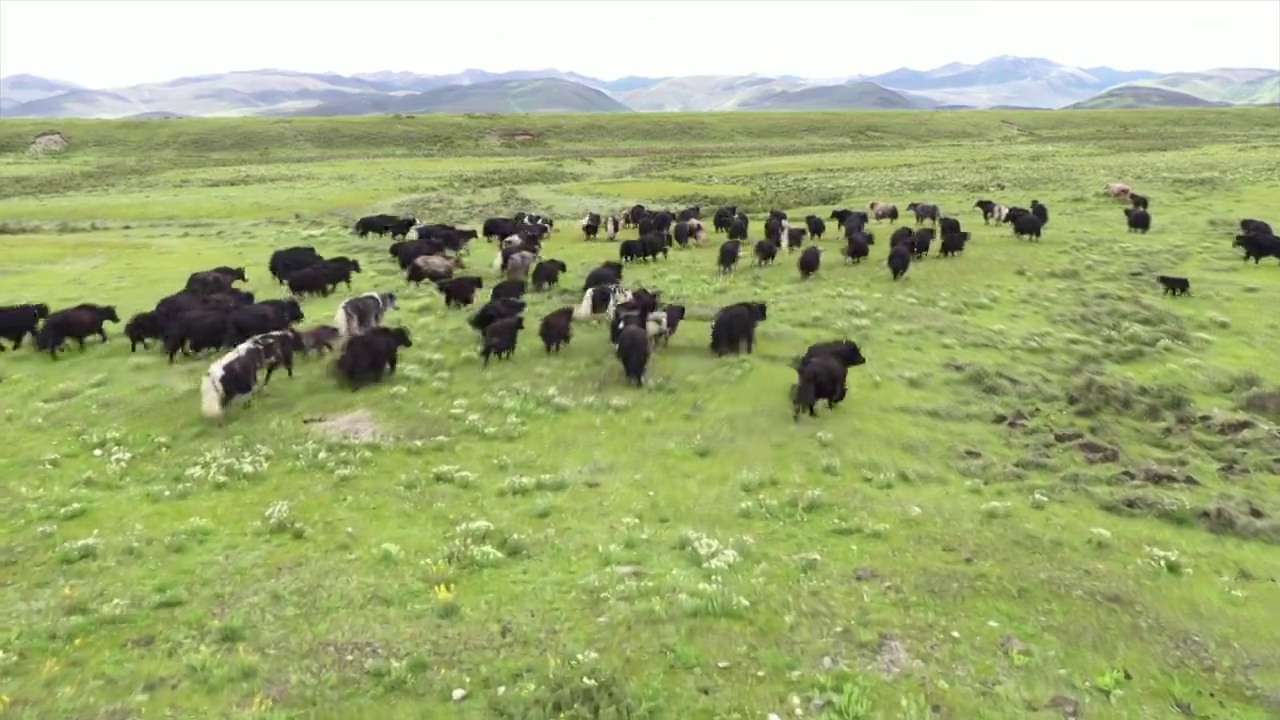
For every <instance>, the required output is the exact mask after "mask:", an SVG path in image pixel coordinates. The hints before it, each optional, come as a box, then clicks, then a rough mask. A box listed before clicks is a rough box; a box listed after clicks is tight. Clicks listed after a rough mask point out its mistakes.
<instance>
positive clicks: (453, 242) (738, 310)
mask: <svg viewBox="0 0 1280 720" xmlns="http://www.w3.org/2000/svg"><path fill="white" fill-rule="evenodd" d="M1106 191H1107V193H1108V194H1109V195H1111V196H1112V197H1115V198H1117V199H1119V200H1122V201H1125V202H1126V204H1127V207H1125V208H1124V216H1125V220H1126V224H1127V226H1128V228H1129V231H1130V232H1138V233H1146V232H1148V231H1149V230H1150V229H1151V213H1150V202H1149V200H1148V199H1147V198H1146V197H1144V196H1142V195H1139V194H1137V193H1135V192H1133V190H1132V189H1131V188H1130V187H1129V186H1127V185H1122V184H1118V183H1111V184H1108V185H1107V186H1106ZM973 207H974V208H976V209H977V210H979V211H980V212H981V215H982V219H983V222H984V223H985V224H991V223H997V224H1007V225H1009V226H1010V227H1011V229H1012V231H1013V234H1014V236H1015V237H1018V238H1026V239H1029V240H1039V239H1040V238H1041V235H1042V233H1043V230H1044V228H1045V227H1046V226H1047V225H1048V223H1049V208H1048V207H1047V206H1045V205H1044V204H1043V203H1040V202H1039V201H1036V200H1032V201H1031V203H1030V204H1029V206H1028V207H1026V208H1022V207H1006V206H1004V205H1002V204H1000V203H998V202H995V201H992V200H979V201H977V202H976V203H974V206H973ZM906 213H908V214H909V215H908V217H910V218H912V219H914V221H915V222H914V225H915V227H905V226H897V227H894V229H893V231H892V233H891V234H890V236H889V239H888V245H889V252H888V254H887V258H886V265H887V267H888V269H889V271H890V274H891V275H892V278H893V280H894V281H897V280H899V279H901V278H903V277H904V276H905V275H906V273H907V271H908V269H909V268H910V266H911V264H912V262H913V261H918V260H920V259H921V258H924V257H927V256H928V255H929V253H930V251H931V249H932V247H933V244H934V242H935V241H936V242H937V243H938V255H939V256H941V257H944V258H950V257H954V256H956V255H959V254H961V253H963V252H964V249H965V247H966V245H967V244H968V242H969V233H967V232H964V231H963V230H962V229H961V226H960V222H959V220H957V219H956V218H954V217H948V216H946V215H944V214H943V213H942V212H941V210H940V209H939V207H938V206H937V205H936V204H933V203H926V202H913V203H911V204H909V205H907V206H906ZM701 217H702V210H701V208H700V207H696V206H695V207H689V208H685V209H683V210H679V211H677V212H671V211H668V210H651V209H648V208H645V207H644V206H643V205H635V206H633V207H631V208H628V209H625V210H622V211H620V212H618V213H615V214H611V215H607V216H601V215H600V214H598V213H595V212H590V213H587V214H586V216H585V217H583V218H582V220H581V223H580V225H581V230H582V233H583V238H584V240H587V241H593V240H597V239H599V236H600V233H601V231H603V232H604V235H605V238H606V239H607V240H609V241H618V234H619V231H620V230H621V229H623V228H635V229H636V230H637V233H638V237H637V238H636V239H631V240H621V241H618V242H617V246H618V260H617V261H606V262H603V263H601V264H600V265H599V266H598V267H595V268H593V269H591V270H590V271H589V272H587V273H586V275H585V280H584V282H583V284H582V292H583V296H582V300H581V302H579V303H577V304H575V305H569V306H565V307H561V308H558V309H556V310H553V311H552V312H550V313H548V314H547V315H546V316H544V317H543V318H541V319H540V320H539V321H538V322H537V330H538V337H539V339H540V340H541V341H542V344H543V346H544V348H545V350H546V353H547V354H553V353H559V352H560V351H561V350H562V349H563V348H564V347H566V346H567V345H568V344H569V343H570V340H571V339H572V337H573V328H574V326H575V324H580V323H583V322H590V321H594V320H597V319H603V320H604V321H606V323H607V325H608V334H609V339H610V343H611V345H612V346H613V348H614V354H615V356H616V357H617V359H618V362H619V363H620V364H621V366H622V371H623V375H624V377H625V378H626V380H627V381H628V382H630V383H633V384H634V385H636V386H642V385H643V384H644V377H645V374H646V370H647V367H648V364H649V361H650V358H651V355H652V353H654V352H656V351H657V350H658V348H659V347H665V346H666V345H667V344H668V343H669V341H670V339H671V338H672V337H673V336H674V335H675V333H676V330H677V329H678V328H679V326H680V323H681V321H682V320H683V319H684V318H685V312H686V310H685V307H684V306H683V305H680V304H675V303H666V302H663V301H662V300H661V299H660V296H661V293H660V292H657V291H653V290H650V289H647V288H643V287H637V288H633V289H628V288H627V287H626V286H624V285H623V282H622V279H623V273H624V269H625V267H626V266H627V265H628V264H630V263H634V262H638V261H657V260H659V259H661V258H665V257H667V256H668V254H669V253H670V252H671V250H672V249H673V248H680V249H687V248H690V247H700V246H702V245H703V244H704V243H705V242H706V241H707V238H708V232H707V229H706V227H705V226H704V224H703V221H702V219H701ZM899 218H900V213H899V210H898V207H897V206H896V205H893V204H890V203H884V202H878V201H876V202H871V203H868V205H867V208H866V210H850V209H847V208H843V209H838V210H834V211H832V213H831V215H830V217H829V218H827V220H833V221H835V224H836V229H837V232H838V233H839V235H840V237H841V238H842V240H843V247H842V250H841V254H842V255H843V257H844V262H845V263H852V264H859V263H861V262H862V261H863V260H864V259H866V258H867V257H868V256H869V255H870V247H871V246H872V245H874V244H875V234H874V233H873V232H871V231H870V229H869V228H870V227H872V226H873V223H874V224H876V225H878V224H880V223H882V222H885V221H887V222H888V223H889V224H890V226H894V225H896V223H897V221H898V220H899ZM926 223H928V225H929V226H928V227H924V226H925V224H926ZM750 224H751V220H750V218H749V217H748V216H747V214H746V213H745V212H743V211H741V210H740V209H739V208H738V207H734V206H728V207H722V208H720V209H718V210H716V211H715V213H714V215H713V217H712V221H711V231H712V232H713V233H717V234H723V235H725V236H726V238H727V239H726V240H724V241H723V242H722V243H721V244H720V246H719V251H718V253H717V256H716V258H717V260H716V264H717V268H718V271H719V272H720V273H731V272H734V270H735V269H736V267H737V264H738V262H739V258H740V257H741V256H742V254H743V250H744V244H746V243H748V239H747V238H748V231H749V228H750ZM763 224H764V231H763V236H764V239H762V240H759V241H757V242H755V243H753V244H751V245H749V246H748V247H749V249H750V252H751V253H752V254H753V256H754V258H755V265H757V266H767V265H772V264H774V263H775V262H776V260H777V258H778V256H779V254H790V253H791V252H793V251H798V252H797V259H796V266H797V268H798V270H799V272H800V276H801V278H802V279H808V278H810V277H812V276H814V275H815V274H816V273H817V272H818V271H819V269H820V267H821V263H822V253H823V250H822V248H821V247H820V246H818V245H813V244H810V245H807V246H806V245H805V240H806V239H807V238H811V239H813V240H822V239H823V237H824V236H825V235H826V234H827V232H828V228H827V223H826V220H824V219H823V218H820V217H818V216H815V215H809V216H807V217H805V218H804V221H803V226H800V227H792V226H791V224H790V221H789V218H788V215H787V213H786V212H783V211H779V210H770V211H769V212H768V214H767V217H766V218H765V220H764V223H763ZM554 228H555V225H554V221H553V220H552V219H551V218H549V217H545V216H541V215H536V214H530V213H523V212H521V213H515V214H514V215H513V216H512V217H509V218H490V219H488V220H486V221H485V222H484V224H483V226H482V228H481V230H480V231H479V232H477V231H476V230H468V229H462V228H457V227H454V226H452V225H443V224H424V223H419V222H418V220H417V218H414V217H401V216H397V215H374V216H369V217H364V218H361V219H360V220H359V221H358V222H356V224H355V227H354V228H353V229H352V233H353V234H355V235H358V236H360V237H361V238H364V237H368V236H369V235H371V234H372V235H377V236H380V237H385V236H387V235H390V236H391V240H392V244H391V245H390V247H389V248H388V254H389V255H390V256H391V257H392V258H393V259H394V260H395V262H396V263H397V264H398V266H399V268H400V270H401V271H402V272H403V273H404V278H405V280H406V282H408V283H410V284H416V285H420V284H421V283H423V282H430V283H431V284H432V286H433V287H434V288H435V289H436V291H437V292H439V294H440V295H441V296H442V298H443V300H444V304H445V307H446V308H448V309H463V308H470V307H472V306H473V305H476V304H477V298H476V295H477V293H478V292H479V291H480V290H482V289H484V287H485V280H484V279H483V278H482V277H480V276H479V275H475V274H462V273H463V271H465V269H466V264H465V263H464V257H467V256H469V254H470V248H469V243H470V241H472V240H474V239H477V238H479V237H484V238H485V239H486V240H488V241H493V242H496V243H497V245H498V251H497V253H496V255H495V257H494V259H493V262H492V267H491V270H492V273H493V275H494V276H495V277H496V278H497V280H496V281H493V280H491V282H493V285H492V287H491V288H490V289H489V298H488V300H487V301H485V302H483V303H481V304H480V307H479V308H478V310H476V311H475V312H474V313H472V314H471V315H470V317H469V318H468V324H469V325H470V326H471V327H472V328H473V329H474V330H475V331H476V332H477V333H478V335H479V345H478V348H479V356H480V357H481V359H482V362H483V364H484V365H488V363H489V361H490V359H491V358H495V357H496V358H498V359H499V360H505V359H510V358H511V357H512V355H513V354H514V353H515V351H516V346H517V343H518V339H519V336H520V334H521V332H523V331H524V330H525V329H526V322H525V317H524V310H525V308H526V303H525V301H524V296H525V293H526V292H527V291H528V290H530V289H532V290H533V291H535V292H536V291H543V290H546V289H549V288H552V287H555V286H558V285H559V284H560V280H561V277H562V276H563V275H565V274H566V273H568V271H569V268H568V266H567V265H566V264H565V263H564V262H562V261H560V260H557V259H554V258H550V257H545V256H544V254H543V245H544V243H545V242H546V241H547V240H548V239H550V237H551V235H552V233H553V232H554ZM1240 230H1241V234H1240V235H1237V236H1236V238H1235V241H1234V243H1233V247H1238V248H1242V249H1243V250H1244V253H1245V255H1244V258H1245V260H1246V261H1248V260H1249V259H1253V261H1254V262H1255V264H1256V263H1258V262H1260V261H1261V260H1262V259H1263V258H1265V257H1276V258H1280V239H1277V238H1276V236H1275V235H1274V233H1273V232H1272V230H1271V227H1270V225H1268V224H1267V223H1265V222H1263V221H1260V220H1253V219H1245V220H1241V221H1240ZM410 235H412V236H413V237H412V239H411V238H410ZM267 269H268V271H269V272H270V274H271V276H272V278H273V279H275V280H276V282H277V283H278V284H280V285H283V286H285V287H287V288H288V291H289V297H286V298H284V299H278V300H258V299H256V298H255V297H254V295H253V293H250V292H246V291H243V290H240V289H238V288H236V287H235V286H234V284H235V283H237V282H245V281H247V275H246V271H245V268H243V267H226V266H224V267H217V268H213V269H211V270H204V271H200V272H196V273H193V274H191V276H190V277H188V278H187V282H186V285H185V286H184V287H183V289H182V290H180V291H178V292H176V293H174V294H171V295H168V296H165V297H163V298H161V299H160V300H159V301H158V302H157V303H156V305H155V307H154V308H153V309H151V310H146V311H143V312H139V313H137V314H135V315H133V316H132V317H130V319H129V320H128V322H127V323H126V324H125V327H124V334H125V336H126V337H127V338H128V340H129V343H130V350H131V351H132V352H136V351H137V349H138V346H139V345H141V346H142V347H143V348H144V349H149V348H150V345H149V341H152V340H154V341H158V342H159V344H160V347H161V348H162V349H163V352H164V353H165V354H166V355H167V356H168V360H169V362H171V363H172V362H174V361H175V359H176V357H177V356H178V355H179V354H182V355H183V356H191V355H194V354H197V353H201V352H204V351H216V352H219V353H222V354H221V355H220V357H218V359H217V360H216V361H215V362H214V363H213V364H212V365H211V366H210V367H209V369H208V372H207V373H205V375H204V377H203V378H202V380H201V383H200V402H201V411H202V413H203V414H204V415H205V416H207V417H209V418H221V417H222V416H223V413H224V410H225V408H226V406H227V404H228V403H229V402H230V401H231V400H232V399H233V398H235V397H237V396H251V395H252V394H253V393H254V391H255V390H256V389H259V388H260V387H265V386H266V385H267V383H268V382H270V379H271V377H272V374H273V373H274V372H275V371H276V370H277V369H279V368H284V370H285V372H286V373H287V374H288V375H289V376H292V375H293V360H294V357H295V354H297V353H314V354H318V353H323V352H331V353H333V354H334V355H336V356H337V357H336V360H335V361H334V363H333V368H334V372H335V374H336V376H337V377H338V378H339V380H340V381H341V382H342V383H344V384H345V385H347V386H349V387H351V388H352V389H355V388H358V387H360V386H362V385H364V384H365V383H369V382H378V381H379V380H381V379H383V378H384V377H385V376H387V375H390V374H393V373H394V372H395V370H396V364H397V359H398V357H397V356H398V353H399V350H400V349H401V348H409V347H412V344H413V343H412V340H411V338H410V335H409V332H408V330H406V329H405V328H403V327H386V326H384V325H383V321H384V319H385V317H386V315H387V313H388V312H390V311H394V310H396V309H397V296H396V294H395V293H393V292H369V293H364V294H360V295H355V296H352V297H349V298H347V299H346V300H344V301H343V302H342V303H341V304H340V305H339V307H338V311H337V313H336V314H335V316H334V318H333V321H332V324H322V325H316V326H313V327H310V328H308V329H299V327H298V325H299V323H300V322H301V321H302V320H303V319H304V313H303V310H302V306H301V304H300V303H301V301H303V300H304V299H305V298H307V297H308V296H321V297H327V296H329V295H330V294H332V293H333V292H335V291H336V290H337V289H338V288H339V286H345V287H346V288H347V289H348V290H350V288H351V280H352V276H353V275H354V274H357V273H360V272H362V268H361V265H360V262H359V261H357V260H355V259H353V258H348V257H330V258H326V257H323V256H321V255H320V254H319V253H317V252H316V250H315V248H313V247H289V248H283V249H280V250H277V251H275V252H274V253H272V255H271V257H270V260H269V262H268V265H267ZM1157 281H1158V282H1159V284H1160V285H1161V286H1163V288H1164V293H1165V294H1170V293H1172V294H1173V295H1174V296H1179V295H1184V294H1188V293H1189V292H1190V281H1189V280H1188V279H1187V278H1184V277H1173V276H1166V275H1161V276H1158V277H1157ZM767 317H768V307H767V303H765V302H760V301H751V302H739V303H734V304H731V305H727V306H725V307H722V308H720V310H718V311H717V312H716V313H715V314H714V316H713V317H712V320H711V328H710V330H711V332H710V335H711V337H710V350H711V351H712V352H713V353H714V354H715V355H717V356H722V355H726V354H732V353H740V352H742V351H743V350H745V351H746V352H747V353H750V352H752V348H753V345H754V342H755V333H756V327H757V326H758V325H759V323H761V322H764V321H765V320H766V319H767ZM120 321H121V320H120V316H119V315H118V314H117V311H116V308H115V307H113V306H110V305H97V304H92V303H82V304H80V305H76V306H74V307H70V308H66V309H62V310H58V311H56V312H50V310H49V307H48V305H46V304H43V303H29V304H22V305H13V306H4V307H0V339H3V340H7V341H9V342H10V343H12V345H13V347H12V349H14V350H17V349H19V348H21V346H22V342H23V340H24V339H25V338H26V337H27V336H28V335H30V336H31V337H32V338H33V340H34V345H35V348H36V350H37V351H40V352H47V353H49V356H50V357H51V358H53V359H54V360H56V359H57V357H58V353H59V351H60V350H63V349H65V348H64V344H65V343H66V342H67V341H68V340H75V341H76V342H77V343H78V345H79V348H80V350H82V351H83V350H84V349H85V340H86V338H89V337H91V336H95V335H96V336H98V337H99V338H101V339H102V341H103V342H105V341H106V340H107V333H106V330H105V325H106V323H119V322H120ZM4 350H6V348H5V347H4V345H3V344H0V351H4ZM865 362H866V359H865V358H864V357H863V355H862V352H861V350H860V349H859V347H858V345H857V343H855V342H854V341H853V340H850V339H847V338H845V339H840V340H833V341H828V342H822V343H817V344H814V345H812V346H810V347H809V348H808V349H807V350H806V351H805V353H804V354H803V355H801V356H800V357H797V358H796V359H795V360H794V361H793V362H792V363H791V366H792V367H793V369H794V370H795V371H796V375H797V379H796V383H795V384H794V385H792V386H791V405H792V416H793V418H794V419H796V420H798V419H799V416H800V415H801V413H802V412H807V413H808V414H809V415H811V416H816V412H815V406H816V405H817V404H818V403H819V402H821V401H825V402H826V405H827V407H828V408H829V409H834V408H835V407H836V406H837V405H838V404H839V403H840V402H841V401H843V400H844V399H845V397H846V395H847V393H848V387H847V374H848V370H849V368H852V367H857V366H859V365H862V364H864V363H865ZM264 369H265V370H266V373H265V377H264V378H263V380H262V383H261V386H259V384H258V375H259V373H260V372H261V371H262V370H264ZM246 402H247V401H246Z"/></svg>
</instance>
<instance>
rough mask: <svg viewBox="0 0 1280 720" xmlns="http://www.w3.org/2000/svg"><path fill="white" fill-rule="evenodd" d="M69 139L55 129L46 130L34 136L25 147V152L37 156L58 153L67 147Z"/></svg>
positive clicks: (69, 142)
mask: <svg viewBox="0 0 1280 720" xmlns="http://www.w3.org/2000/svg"><path fill="white" fill-rule="evenodd" d="M70 144H71V141H70V140H68V139H67V137H66V136H65V135H63V134H62V133H60V132H58V131H57V130H46V131H44V132H42V133H40V134H39V135H37V136H35V138H34V139H32V141H31V145H30V146H28V147H27V154H28V155H31V156H33V157H39V156H41V155H46V154H48V153H60V152H62V151H63V150H66V149H67V146H68V145H70Z"/></svg>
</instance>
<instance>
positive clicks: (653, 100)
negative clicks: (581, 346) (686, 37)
mask: <svg viewBox="0 0 1280 720" xmlns="http://www.w3.org/2000/svg"><path fill="white" fill-rule="evenodd" d="M1128 85H1133V86H1144V87H1159V88H1164V89H1166V90H1172V91H1176V92H1180V93H1186V94H1189V95H1193V96H1195V97H1198V98H1201V99H1204V100H1209V101H1221V102H1228V103H1233V104H1274V103H1276V102H1280V72H1277V71H1276V70H1266V69H1257V68H1235V69H1233V68H1219V69H1211V70H1205V71H1202V72H1194V73H1172V74H1164V75H1161V74H1159V73H1155V72H1151V71H1148V70H1119V69H1116V68H1111V67H1107V66H1096V67H1089V68H1079V67H1072V66H1068V65H1063V64H1061V63H1056V62H1053V61H1051V60H1047V59H1044V58H1024V57H1015V56H1010V55H1003V56H1000V57H994V58H991V59H989V60H986V61H984V62H981V63H977V64H965V63H947V64H945V65H942V66H939V67H936V68H933V69H930V70H914V69H911V68H899V69H897V70H893V71H891V72H887V73H882V74H880V75H870V76H862V75H854V76H845V77H825V78H802V77H798V76H795V75H782V76H779V77H770V76H764V75H755V74H751V75H685V76H675V77H645V76H626V77H620V78H616V79H613V80H603V79H600V78H595V77H591V76H587V75H582V74H579V73H575V72H567V71H562V70H557V69H554V68H547V69H542V70H516V71H510V72H489V71H487V70H481V69H476V68H471V69H467V70H463V71H462V72H458V73H449V74H440V75H430V74H421V73H415V72H405V71H390V70H381V71H374V72H366V73H359V74H356V75H352V76H344V75H338V74H334V73H303V72H292V71H288V70H273V69H265V70H252V71H237V72H228V73H222V74H213V75H204V76H199V77H188V78H179V79H176V80H171V81H168V82H163V83H150V84H144V85H135V86H130V87H121V88H85V87H81V86H79V85H76V84H74V83H68V82H63V81H59V80H50V79H47V78H41V77H36V76H33V75H14V76H10V77H6V78H3V79H0V117H6V118H16V117H48V118H58V117H95V118H123V117H134V116H138V115H143V116H153V115H155V114H162V115H166V116H172V115H184V116H214V117H216V116H248V115H260V116H282V115H292V114H306V115H323V114H338V115H345V114H364V113H386V112H392V113H394V112H484V113H503V112H621V111H624V110H628V109H630V110H637V111H641V112H685V111H731V110H802V109H808V110H849V109H860V108H899V109H901V108H938V107H946V108H960V107H968V108H984V107H986V108H992V107H1031V108H1046V109H1047V108H1061V107H1065V106H1068V105H1072V104H1075V103H1080V102H1083V101H1089V100H1092V99H1093V98H1095V97H1097V96H1098V95H1099V94H1101V93H1103V92H1104V91H1107V90H1110V89H1112V88H1115V87H1118V86H1128ZM1154 97H1164V96H1154ZM1166 99H1167V98H1166ZM904 101H905V102H904ZM1133 107H1138V105H1134V106H1133Z"/></svg>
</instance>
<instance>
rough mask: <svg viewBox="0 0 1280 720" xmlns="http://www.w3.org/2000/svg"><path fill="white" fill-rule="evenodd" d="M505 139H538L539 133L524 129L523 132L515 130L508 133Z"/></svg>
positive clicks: (525, 140) (524, 140) (518, 140)
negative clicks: (535, 133)
mask: <svg viewBox="0 0 1280 720" xmlns="http://www.w3.org/2000/svg"><path fill="white" fill-rule="evenodd" d="M505 139H506V140H514V141H515V142H528V141H530V140H537V139H538V136H537V135H534V134H533V133H531V132H524V131H521V132H513V133H510V134H509V135H507V136H506V138H505Z"/></svg>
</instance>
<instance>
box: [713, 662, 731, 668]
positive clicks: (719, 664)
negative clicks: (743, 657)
mask: <svg viewBox="0 0 1280 720" xmlns="http://www.w3.org/2000/svg"><path fill="white" fill-rule="evenodd" d="M716 667H718V668H720V669H721V670H728V669H729V667H730V665H729V663H728V662H725V661H724V660H721V661H720V662H718V663H716Z"/></svg>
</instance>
